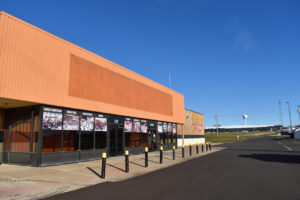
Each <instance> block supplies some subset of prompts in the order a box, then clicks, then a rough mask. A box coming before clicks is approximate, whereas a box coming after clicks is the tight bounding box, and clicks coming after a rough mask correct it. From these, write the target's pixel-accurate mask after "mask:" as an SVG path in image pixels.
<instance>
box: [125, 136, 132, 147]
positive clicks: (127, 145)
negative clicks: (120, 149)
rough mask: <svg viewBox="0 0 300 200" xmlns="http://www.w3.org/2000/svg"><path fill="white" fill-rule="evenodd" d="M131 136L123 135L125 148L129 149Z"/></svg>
mask: <svg viewBox="0 0 300 200" xmlns="http://www.w3.org/2000/svg"><path fill="white" fill-rule="evenodd" d="M131 134H132V133H125V147H131Z"/></svg>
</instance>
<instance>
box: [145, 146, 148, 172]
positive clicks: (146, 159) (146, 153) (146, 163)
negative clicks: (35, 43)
mask: <svg viewBox="0 0 300 200" xmlns="http://www.w3.org/2000/svg"><path fill="white" fill-rule="evenodd" d="M145 167H148V147H146V148H145Z"/></svg>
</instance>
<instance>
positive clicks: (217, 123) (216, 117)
mask: <svg viewBox="0 0 300 200" xmlns="http://www.w3.org/2000/svg"><path fill="white" fill-rule="evenodd" d="M215 119H216V129H217V135H219V119H218V115H216V116H215Z"/></svg>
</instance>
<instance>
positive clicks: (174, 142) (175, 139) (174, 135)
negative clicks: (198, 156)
mask: <svg viewBox="0 0 300 200" xmlns="http://www.w3.org/2000/svg"><path fill="white" fill-rule="evenodd" d="M173 144H174V145H176V144H177V134H173Z"/></svg>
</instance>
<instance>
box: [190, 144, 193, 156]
mask: <svg viewBox="0 0 300 200" xmlns="http://www.w3.org/2000/svg"><path fill="white" fill-rule="evenodd" d="M192 154H193V152H192V144H190V156H192Z"/></svg>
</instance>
